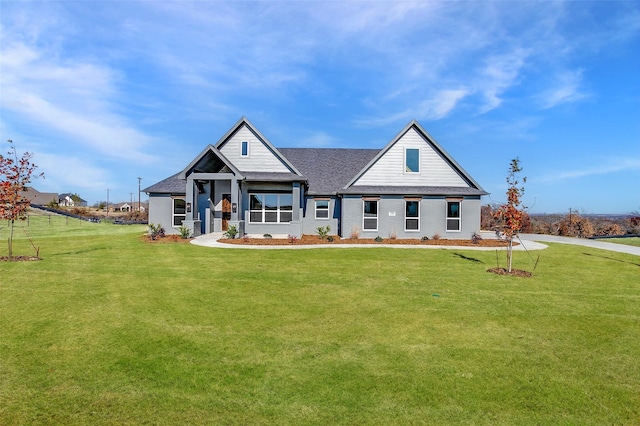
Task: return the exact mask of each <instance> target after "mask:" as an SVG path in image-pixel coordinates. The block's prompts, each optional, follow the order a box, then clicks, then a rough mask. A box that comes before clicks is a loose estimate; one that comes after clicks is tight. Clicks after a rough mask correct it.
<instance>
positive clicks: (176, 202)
mask: <svg viewBox="0 0 640 426" xmlns="http://www.w3.org/2000/svg"><path fill="white" fill-rule="evenodd" d="M186 213H187V203H186V201H184V200H183V199H182V198H174V199H173V220H172V223H173V226H182V221H183V220H185V219H186V218H187V216H186Z"/></svg>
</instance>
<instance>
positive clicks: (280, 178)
mask: <svg viewBox="0 0 640 426" xmlns="http://www.w3.org/2000/svg"><path fill="white" fill-rule="evenodd" d="M242 175H243V176H244V180H249V181H256V180H266V181H269V182H291V181H304V180H305V179H304V178H301V177H300V176H298V175H297V174H295V173H277V172H242Z"/></svg>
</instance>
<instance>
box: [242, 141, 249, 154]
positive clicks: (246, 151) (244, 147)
mask: <svg viewBox="0 0 640 426" xmlns="http://www.w3.org/2000/svg"><path fill="white" fill-rule="evenodd" d="M241 145H242V147H241V151H242V152H241V153H240V155H242V156H243V157H248V156H249V142H247V141H242V144H241Z"/></svg>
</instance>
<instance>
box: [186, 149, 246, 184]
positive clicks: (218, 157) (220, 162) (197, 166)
mask: <svg viewBox="0 0 640 426" xmlns="http://www.w3.org/2000/svg"><path fill="white" fill-rule="evenodd" d="M223 166H226V167H228V168H229V170H231V172H232V173H233V174H234V175H236V176H238V177H239V178H242V174H241V173H240V171H239V170H238V169H237V168H236V167H235V166H234V165H233V164H232V163H231V161H229V160H227V158H226V157H225V156H224V155H222V153H221V152H220V151H219V150H218V149H217V148H216V147H214V146H213V145H209V146H207V147H206V148H205V149H203V150H202V152H201V153H200V154H198V156H197V157H196V158H194V159H193V161H192V162H191V163H189V165H188V166H187V167H185V168H184V169H183V170H182V171H181V172H180V173H178V178H179V179H186V178H187V174H188V173H189V171H191V169H194V171H195V172H198V171H200V172H204V173H207V172H214V173H215V172H218V171H220V170H221V169H222V167H223ZM207 169H209V170H207Z"/></svg>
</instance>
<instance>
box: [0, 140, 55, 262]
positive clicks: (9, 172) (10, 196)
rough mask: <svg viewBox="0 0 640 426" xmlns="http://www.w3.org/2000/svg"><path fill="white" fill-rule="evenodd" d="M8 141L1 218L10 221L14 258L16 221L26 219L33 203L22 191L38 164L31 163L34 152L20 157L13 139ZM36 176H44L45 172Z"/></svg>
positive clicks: (0, 165)
mask: <svg viewBox="0 0 640 426" xmlns="http://www.w3.org/2000/svg"><path fill="white" fill-rule="evenodd" d="M7 142H9V144H10V145H11V148H10V149H9V152H8V156H3V155H2V154H0V219H3V220H6V221H8V222H9V258H12V257H13V228H14V224H15V221H16V220H24V219H26V217H27V215H26V213H27V209H28V208H29V205H30V204H31V202H30V201H29V199H28V198H26V197H24V196H22V195H20V193H21V191H26V190H27V185H28V184H29V183H30V182H31V177H32V176H33V173H34V172H35V170H36V168H37V166H36V165H35V164H33V163H31V158H32V157H33V154H30V153H28V152H25V153H24V154H22V157H20V158H18V153H17V152H16V147H15V146H14V145H13V141H12V140H8V141H7ZM36 177H44V173H40V174H39V175H37V176H36Z"/></svg>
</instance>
